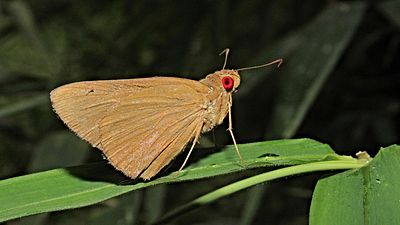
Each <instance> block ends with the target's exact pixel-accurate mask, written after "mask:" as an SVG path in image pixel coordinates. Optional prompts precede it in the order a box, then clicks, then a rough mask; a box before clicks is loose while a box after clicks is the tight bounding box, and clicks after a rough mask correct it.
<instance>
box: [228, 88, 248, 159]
mask: <svg viewBox="0 0 400 225" xmlns="http://www.w3.org/2000/svg"><path fill="white" fill-rule="evenodd" d="M231 109H232V95H230V96H229V110H228V117H229V118H228V119H229V127H228V129H227V130H228V131H229V133H230V134H231V137H232V141H233V145H234V146H235V149H236V153H237V154H238V156H239V158H240V162H241V164H242V165H244V163H243V158H242V155H241V154H240V151H239V148H238V146H237V144H236V140H235V136H234V135H233V127H232V113H231Z"/></svg>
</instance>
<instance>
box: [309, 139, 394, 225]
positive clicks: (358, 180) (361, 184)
mask: <svg viewBox="0 0 400 225" xmlns="http://www.w3.org/2000/svg"><path fill="white" fill-rule="evenodd" d="M398 171H400V146H398V145H392V146H389V147H387V148H383V149H381V150H380V151H379V153H378V154H377V156H376V157H375V158H374V159H373V160H372V161H371V162H370V163H369V164H368V166H365V167H363V168H361V169H360V170H351V171H346V172H344V173H340V174H337V175H334V176H330V177H327V178H324V179H321V180H320V181H318V184H317V187H316V188H315V191H314V195H313V199H312V204H311V211H310V224H311V225H313V224H324V225H336V224H337V225H339V224H340V225H341V224H352V225H357V224H359V225H363V224H370V225H375V224H376V225H379V224H400V214H399V213H398V212H399V209H400V189H399V187H400V179H398V175H397V173H398Z"/></svg>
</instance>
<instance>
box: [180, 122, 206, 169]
mask: <svg viewBox="0 0 400 225" xmlns="http://www.w3.org/2000/svg"><path fill="white" fill-rule="evenodd" d="M200 133H201V129H198V131H196V135H195V137H194V139H193V142H192V146H191V147H190V150H189V152H188V154H187V156H186V158H185V161H183V163H182V166H181V167H180V168H179V170H178V173H177V176H178V175H179V172H180V171H181V170H182V169H183V168H184V167H185V165H186V163H187V161H188V159H189V157H190V154H192V151H193V149H194V146H195V145H196V143H197V141H198V140H199V137H200Z"/></svg>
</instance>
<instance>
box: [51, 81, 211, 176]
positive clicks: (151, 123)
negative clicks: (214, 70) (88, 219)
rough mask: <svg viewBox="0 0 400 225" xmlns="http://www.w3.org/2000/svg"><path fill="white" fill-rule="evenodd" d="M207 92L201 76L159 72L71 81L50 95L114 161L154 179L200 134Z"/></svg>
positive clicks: (63, 115)
mask: <svg viewBox="0 0 400 225" xmlns="http://www.w3.org/2000/svg"><path fill="white" fill-rule="evenodd" d="M208 91H209V89H208V87H207V86H206V85H204V84H202V83H200V82H198V81H193V80H188V79H182V78H170V77H169V78H163V77H154V78H144V79H127V80H111V81H110V80H109V81H89V82H78V83H72V84H68V85H65V86H62V87H59V88H57V89H55V90H53V91H52V92H51V100H52V103H53V107H54V109H55V111H56V112H57V114H58V115H59V116H60V118H61V119H62V120H63V121H64V122H65V123H66V125H67V126H68V127H70V128H71V129H72V130H73V131H74V132H76V133H77V134H78V135H79V136H80V137H82V138H83V139H85V140H87V141H88V142H90V143H91V144H92V145H93V146H95V147H97V148H99V149H101V150H102V151H103V153H104V154H105V155H106V156H107V158H108V159H109V161H110V162H111V164H113V166H115V167H116V168H117V169H118V170H121V171H122V172H123V173H124V174H126V175H127V176H129V177H131V178H136V177H137V176H141V177H143V178H145V179H149V178H151V177H152V176H154V175H155V174H156V173H157V172H158V171H159V170H161V169H162V167H164V166H165V165H166V164H168V162H170V160H172V159H173V158H174V157H175V156H176V155H177V154H178V153H179V152H180V151H181V150H182V149H183V148H184V146H185V145H186V144H187V143H188V142H189V141H190V140H192V139H193V138H194V137H195V135H199V130H201V127H202V126H203V119H202V117H203V114H204V105H205V104H206V101H207V99H206V98H205V96H206V94H207V92H208ZM142 173H143V175H140V174H142Z"/></svg>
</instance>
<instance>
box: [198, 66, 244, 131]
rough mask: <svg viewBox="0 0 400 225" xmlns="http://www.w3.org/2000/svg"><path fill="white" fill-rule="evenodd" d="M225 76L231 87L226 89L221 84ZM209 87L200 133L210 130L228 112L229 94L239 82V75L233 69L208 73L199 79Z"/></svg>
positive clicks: (219, 122)
mask: <svg viewBox="0 0 400 225" xmlns="http://www.w3.org/2000/svg"><path fill="white" fill-rule="evenodd" d="M227 77H229V78H232V79H230V80H231V81H232V82H233V83H232V85H233V86H232V88H229V89H226V86H224V84H223V80H224V78H225V79H226V78H227ZM200 82H201V83H203V84H205V85H207V86H208V88H209V92H208V95H207V96H206V98H205V99H206V103H205V105H204V109H205V112H204V125H203V129H202V133H205V132H208V131H210V130H212V129H213V128H214V127H215V126H217V125H219V124H221V123H222V122H223V120H224V118H225V117H226V115H227V114H228V111H229V108H230V106H231V102H230V100H231V95H232V93H233V91H235V90H236V88H237V87H238V86H239V84H240V76H239V74H238V73H237V71H235V70H219V71H216V72H214V73H212V74H209V75H208V76H206V77H205V78H204V79H202V80H200Z"/></svg>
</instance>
